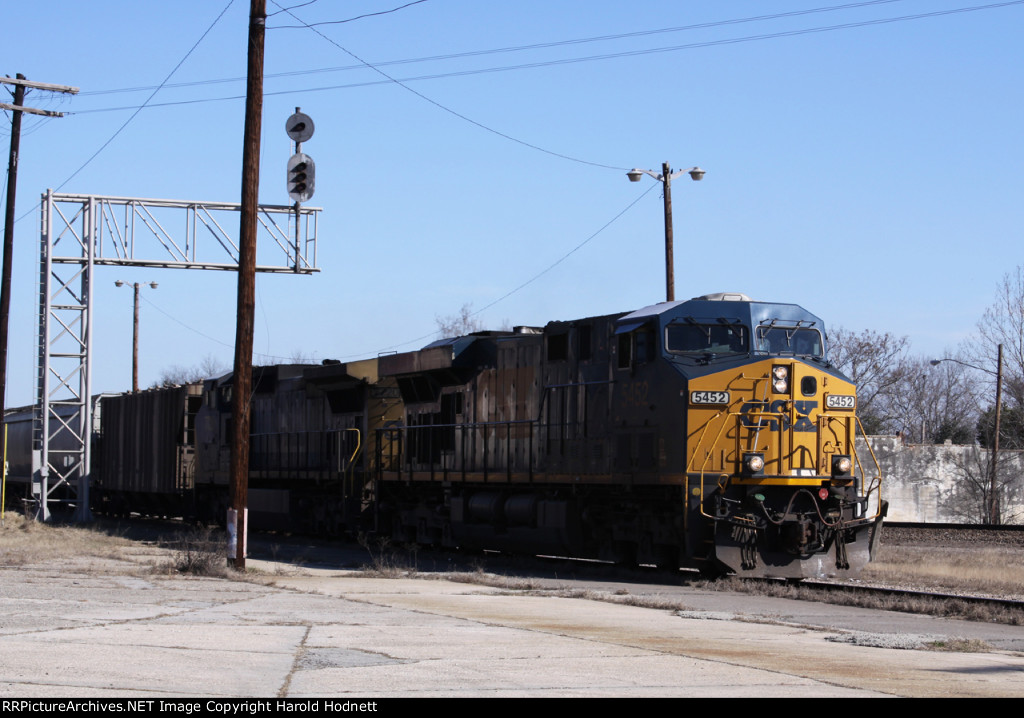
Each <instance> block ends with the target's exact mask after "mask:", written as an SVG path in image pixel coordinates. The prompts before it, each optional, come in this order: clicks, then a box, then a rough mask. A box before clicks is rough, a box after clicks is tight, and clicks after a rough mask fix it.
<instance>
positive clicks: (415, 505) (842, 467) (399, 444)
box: [92, 294, 885, 578]
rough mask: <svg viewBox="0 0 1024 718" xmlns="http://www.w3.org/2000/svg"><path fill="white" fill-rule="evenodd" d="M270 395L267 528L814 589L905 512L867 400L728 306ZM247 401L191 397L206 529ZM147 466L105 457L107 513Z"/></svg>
mask: <svg viewBox="0 0 1024 718" xmlns="http://www.w3.org/2000/svg"><path fill="white" fill-rule="evenodd" d="M253 377H254V383H253V401H252V412H253V413H252V422H251V423H252V428H251V432H252V437H251V441H250V445H251V449H250V451H251V453H250V475H249V512H250V524H251V525H253V526H255V527H259V526H260V525H264V526H268V527H270V526H272V527H278V528H288V529H293V530H306V531H315V532H321V533H343V532H349V533H356V532H366V531H376V532H378V533H380V534H384V535H387V536H390V537H393V538H395V539H397V540H400V541H403V542H418V543H421V544H432V545H442V546H458V547H464V548H471V549H492V550H504V551H510V552H526V553H533V554H553V555H563V556H574V557H585V558H595V559H603V560H609V561H616V562H620V563H625V564H631V563H653V564H657V565H659V566H662V567H667V568H676V567H680V566H682V567H689V568H697V569H700V570H701V571H702V572H704V573H706V574H710V575H718V574H723V573H736V574H740V575H749V576H766V575H768V576H783V577H791V578H802V577H811V576H823V575H836V574H838V575H852V574H853V573H855V572H856V571H858V570H859V569H860V568H862V567H863V566H864V565H865V564H866V563H867V561H868V560H869V558H870V554H871V552H872V549H873V547H874V545H875V544H876V543H877V539H878V536H879V533H880V529H881V523H882V518H883V516H884V514H885V502H884V501H883V500H882V497H881V476H880V472H879V470H878V467H877V463H876V462H874V461H873V457H872V456H871V455H870V452H869V451H868V456H866V457H860V456H858V452H857V450H856V449H855V442H854V439H855V435H856V431H857V418H856V411H857V399H856V390H855V387H854V386H853V384H852V383H851V382H850V381H849V380H848V379H847V378H846V377H844V376H843V375H842V374H841V373H839V372H838V371H837V370H836V369H834V368H833V367H832V366H831V364H830V363H829V360H828V355H827V347H826V338H825V331H824V325H823V323H822V321H821V320H820V319H819V318H818V317H816V316H815V315H813V314H811V313H809V312H807V311H805V310H804V309H802V308H800V307H798V306H796V305H792V304H778V303H772V302H759V301H752V300H751V299H749V298H748V297H746V296H745V295H742V294H716V295H707V296H703V297H698V298H696V299H692V300H690V301H683V302H665V303H661V304H657V305H654V306H651V307H647V308H644V309H641V310H639V311H635V312H631V313H627V314H615V315H609V316H601V317H591V318H587V319H580V320H574V321H556V322H551V323H549V324H548V325H546V326H545V327H543V328H536V327H517V328H515V329H513V330H511V331H498V332H475V333H473V334H470V335H467V336H461V337H454V338H449V339H444V340H441V341H437V342H434V343H432V344H430V345H428V346H427V347H425V348H423V349H421V350H418V351H412V352H407V353H402V354H392V355H385V356H381V357H378V358H376V359H369V360H365V361H360V362H350V363H339V362H325V363H324V365H322V366H295V365H285V366H276V367H261V368H257V369H256V370H254V374H253ZM231 390H232V377H231V375H230V374H229V375H226V376H224V377H221V378H219V379H211V380H208V381H207V382H205V385H204V386H203V387H202V390H201V396H202V399H201V401H200V400H199V399H198V398H197V397H196V393H197V392H198V388H196V389H195V390H190V391H189V392H186V393H185V394H181V392H180V391H179V392H178V394H181V395H180V396H179V395H178V394H175V395H173V396H172V397H171V403H172V404H173V407H172V409H171V411H173V412H176V413H175V416H177V417H179V418H178V419H176V420H173V419H172V420H170V421H169V422H167V423H168V424H169V425H174V424H175V421H178V422H181V423H182V425H183V426H185V427H186V428H185V430H182V429H181V428H180V427H179V428H178V429H176V430H173V431H168V432H167V440H168V441H171V442H182V441H185V442H189V441H191V442H192V446H193V447H194V457H195V459H194V461H193V462H191V463H187V464H186V463H183V462H182V458H181V457H183V456H189V455H191V454H190V452H188V451H185V450H183V449H182V448H181V447H179V448H178V449H176V450H175V451H169V452H166V456H168V457H169V458H168V459H167V461H168V463H169V466H170V465H171V463H170V462H174V463H173V466H172V468H171V469H170V470H169V471H168V473H170V474H173V473H175V472H177V473H178V474H179V476H178V478H176V479H175V480H174V482H173V483H171V482H170V480H168V486H167V487H166V489H165V491H164V495H165V499H167V498H171V499H173V500H174V501H177V503H178V504H179V505H181V506H183V507H186V508H185V510H186V512H187V511H188V508H187V507H190V506H191V507H194V511H195V512H196V513H198V514H200V515H204V514H205V515H206V516H208V517H209V516H223V513H222V512H223V510H224V509H225V507H226V506H227V502H228V497H227V485H228V471H227V468H228V465H229V461H228V447H229V437H230V432H231V401H230V395H231ZM131 396H132V395H125V397H128V398H127V399H120V400H121V401H129V402H130V401H134V402H135V403H136V404H137V405H139V406H145V404H144V403H139V401H138V398H136V399H134V400H133V399H131V398H130V397H131ZM118 400H119V399H118V398H105V399H104V406H103V409H102V412H103V413H102V419H101V423H102V424H103V425H104V429H103V442H104V443H106V442H108V441H109V439H110V434H111V433H112V432H113V433H116V432H117V431H118V430H119V429H118V428H117V427H114V426H110V428H108V426H107V421H106V417H108V416H110V417H111V418H113V417H119V421H120V422H121V424H122V425H123V426H125V427H126V428H128V429H131V430H134V431H137V430H138V426H139V425H140V424H142V425H145V424H147V423H149V422H151V421H152V419H151V418H147V416H140V417H139V418H138V420H137V421H134V422H133V421H127V422H126V421H125V419H124V416H123V412H120V411H115V410H113V407H112V406H111V407H107V406H106V403H107V402H108V401H109V402H116V401H118ZM161 415H162V416H170V414H169V413H168V412H167V411H165V412H163V413H162V414H161ZM190 437H191V438H190ZM121 443H125V442H121ZM127 443H128V444H130V443H131V442H130V441H129V442H127ZM123 451H124V449H114V448H113V444H112V443H111V444H110V448H104V449H103V450H101V451H100V452H99V455H100V456H101V457H102V463H101V464H100V465H99V466H98V467H97V469H96V470H95V471H94V486H95V488H94V490H93V492H92V495H93V496H94V497H96V498H97V500H98V501H99V502H101V504H102V506H100V507H99V508H104V507H106V508H110V507H112V506H120V507H122V510H123V509H124V507H126V506H128V505H129V504H130V505H133V506H140V505H144V504H145V503H146V502H144V501H143V498H144V497H143V495H141V494H140V493H139V492H138V491H137V489H132V490H129V489H131V488H132V487H137V486H138V485H139V481H138V480H137V479H133V478H132V476H131V473H132V470H131V469H130V465H131V464H132V462H124V461H121V460H120V459H118V458H117V455H118V454H119V453H121V452H123ZM864 459H866V460H864ZM135 463H136V464H137V463H138V462H137V461H136V462H135ZM111 466H121V467H122V468H121V469H120V470H118V471H113V470H111V469H110V468H109V467H111ZM125 466H129V468H128V469H126V468H124V467H125ZM105 468H106V470H104V469H105ZM154 471H155V470H152V469H151V470H150V473H153V472H154ZM183 472H184V473H187V474H188V476H187V477H186V478H184V479H183V478H181V476H180V474H181V473H183ZM171 503H173V501H172V502H171ZM164 505H165V506H167V505H169V504H168V503H167V502H166V501H165V502H164ZM169 510H173V509H170V508H168V509H165V511H169Z"/></svg>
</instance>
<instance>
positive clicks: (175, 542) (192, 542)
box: [161, 528, 232, 577]
mask: <svg viewBox="0 0 1024 718" xmlns="http://www.w3.org/2000/svg"><path fill="white" fill-rule="evenodd" d="M161 544H162V545H163V546H164V547H166V548H168V549H170V551H171V558H170V560H169V561H167V562H166V563H164V564H163V566H162V567H161V568H162V569H163V570H165V571H167V572H174V573H185V574H189V575H192V576H220V577H224V576H228V575H229V574H230V573H232V572H231V571H230V569H229V568H228V565H227V539H226V537H225V536H224V535H223V533H221V532H217V533H214V531H213V530H212V529H209V528H196V529H192V530H191V531H184V532H178V533H177V534H176V535H175V536H174V538H172V539H170V540H167V541H162V542H161Z"/></svg>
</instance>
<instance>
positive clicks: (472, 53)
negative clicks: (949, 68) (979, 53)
mask: <svg viewBox="0 0 1024 718" xmlns="http://www.w3.org/2000/svg"><path fill="white" fill-rule="evenodd" d="M894 2H905V0H864V1H862V2H855V3H846V4H844V5H831V6H827V7H819V8H813V9H809V10H795V11H791V12H785V13H774V14H771V15H756V16H752V17H744V18H736V19H732V20H716V21H713V22H704V23H696V24H692V25H681V26H676V27H667V28H658V29H654V30H637V31H634V32H625V33H616V34H612V35H597V36H592V37H583V38H573V39H569V40H556V41H552V42H540V43H532V44H529V45H514V46H510V47H500V48H491V49H486V50H469V51H466V52H456V53H448V54H445V55H429V56H426V57H416V58H406V59H402V60H383V61H380V62H374V63H373V64H374V66H376V67H389V66H392V65H409V64H417V63H422V62H436V61H440V60H458V59H462V58H466V57H480V56H484V55H494V54H501V53H512V52H523V51H528V50H543V49H549V48H554V47H562V46H566V45H581V44H586V43H591V42H606V41H609V40H622V39H626V38H632V37H644V36H649V35H658V34H665V33H677V32H685V31H688V30H703V29H709V28H715V27H722V26H726V25H738V24H742V23H750V22H762V21H765V20H776V19H780V18H787V17H795V16H798V15H809V14H813V13H822V12H833V11H836V10H848V9H852V8H860V7H865V6H870V5H882V4H889V3H894ZM306 4H309V3H306ZM294 7H303V5H298V6H294ZM289 9H294V8H289ZM279 12H284V10H281V11H279ZM272 14H273V15H276V14H279V13H272ZM342 22H348V21H342ZM314 24H315V23H314ZM270 29H284V28H283V27H277V28H270ZM362 69H365V65H363V64H356V65H343V66H340V67H324V68H315V69H310V70H293V71H290V72H277V73H267V74H265V75H264V78H266V79H270V78H279V77H298V76H301V75H314V74H324V73H328V72H344V71H348V70H362ZM244 81H245V78H244V77H229V78H219V79H211V80H197V81H194V82H178V83H173V84H169V85H164V87H165V88H181V87H198V86H203V85H211V84H224V83H229V82H244ZM150 89H153V88H152V87H125V88H116V89H110V90H92V91H88V92H81V93H79V97H85V96H92V95H107V94H116V93H126V92H141V91H144V90H150Z"/></svg>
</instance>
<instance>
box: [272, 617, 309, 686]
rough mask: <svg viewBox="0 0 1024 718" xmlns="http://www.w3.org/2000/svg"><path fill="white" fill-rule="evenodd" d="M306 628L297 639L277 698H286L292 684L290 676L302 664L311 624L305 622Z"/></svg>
mask: <svg viewBox="0 0 1024 718" xmlns="http://www.w3.org/2000/svg"><path fill="white" fill-rule="evenodd" d="M305 625H306V630H305V632H304V633H303V634H302V640H300V641H299V645H298V647H297V648H296V649H295V656H294V658H293V659H292V668H291V670H290V671H288V675H287V676H285V677H284V683H282V684H281V688H280V690H278V692H277V697H278V698H287V697H288V689H289V688H291V685H292V676H294V675H295V673H296V672H297V671H298V670H299V666H300V665H301V664H302V657H303V656H304V655H305V654H306V639H308V638H309V632H310V631H312V630H313V626H311V625H310V624H308V623H307V624H305Z"/></svg>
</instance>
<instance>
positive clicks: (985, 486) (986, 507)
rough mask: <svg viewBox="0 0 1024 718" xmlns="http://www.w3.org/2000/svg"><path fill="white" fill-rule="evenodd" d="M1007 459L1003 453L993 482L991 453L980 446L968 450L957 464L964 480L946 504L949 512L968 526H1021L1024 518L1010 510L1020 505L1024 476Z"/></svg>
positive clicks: (956, 485)
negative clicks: (1016, 524)
mask: <svg viewBox="0 0 1024 718" xmlns="http://www.w3.org/2000/svg"><path fill="white" fill-rule="evenodd" d="M1006 457H1007V454H1004V453H1002V452H1000V455H999V461H998V462H997V469H996V481H995V482H994V483H993V482H992V473H991V470H992V462H991V454H990V452H989V451H985V450H983V449H982V448H981V447H979V446H976V445H975V446H971V447H968V448H967V450H966V451H965V452H964V453H963V454H961V455H960V457H959V458H957V459H956V461H955V464H956V467H957V470H958V473H959V474H960V479H959V481H957V482H956V484H955V485H954V488H953V491H952V492H951V493H950V495H949V497H948V499H947V500H946V501H945V502H944V503H945V504H946V509H947V510H948V511H949V512H950V513H952V514H953V515H954V516H956V517H957V518H958V519H960V520H961V521H964V522H965V523H973V524H993V525H1002V524H1011V523H1017V522H1018V521H1019V520H1020V518H1021V517H1020V516H1019V515H1018V514H1016V513H1013V512H1011V511H1009V510H1008V509H1007V507H1008V506H1011V505H1019V503H1020V501H1019V495H1020V492H1021V489H1022V485H1021V477H1020V474H1019V473H1018V472H1017V471H1015V470H1014V466H1013V464H1011V463H1010V462H1009V461H1007V459H1006ZM993 490H994V491H995V494H994V495H993V493H992V492H993ZM1015 497H1016V499H1015V500H1014V498H1015Z"/></svg>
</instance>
